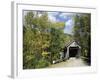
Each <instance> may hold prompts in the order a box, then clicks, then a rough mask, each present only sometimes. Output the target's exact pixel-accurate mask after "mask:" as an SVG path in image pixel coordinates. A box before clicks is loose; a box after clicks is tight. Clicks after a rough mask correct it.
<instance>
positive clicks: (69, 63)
mask: <svg viewBox="0 0 100 80" xmlns="http://www.w3.org/2000/svg"><path fill="white" fill-rule="evenodd" d="M80 66H88V65H87V64H86V63H85V62H84V61H83V60H82V59H81V58H79V59H77V58H74V57H72V58H70V59H69V60H66V61H64V62H60V63H56V64H53V65H50V66H49V68H57V67H80Z"/></svg>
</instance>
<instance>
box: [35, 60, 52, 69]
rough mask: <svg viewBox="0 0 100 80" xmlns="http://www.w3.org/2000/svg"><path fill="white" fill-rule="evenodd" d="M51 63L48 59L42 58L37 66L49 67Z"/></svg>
mask: <svg viewBox="0 0 100 80" xmlns="http://www.w3.org/2000/svg"><path fill="white" fill-rule="evenodd" d="M49 65H50V63H49V62H48V61H46V60H45V59H41V60H39V62H38V63H37V65H36V68H44V67H47V66H49Z"/></svg>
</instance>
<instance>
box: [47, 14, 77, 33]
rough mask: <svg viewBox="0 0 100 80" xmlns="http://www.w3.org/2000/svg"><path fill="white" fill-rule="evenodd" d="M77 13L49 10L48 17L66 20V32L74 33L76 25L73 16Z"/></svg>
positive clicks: (56, 20)
mask: <svg viewBox="0 0 100 80" xmlns="http://www.w3.org/2000/svg"><path fill="white" fill-rule="evenodd" d="M74 14H75V13H64V12H48V18H49V19H50V20H51V21H54V22H64V24H65V26H64V33H67V34H72V29H73V26H74V20H73V16H74Z"/></svg>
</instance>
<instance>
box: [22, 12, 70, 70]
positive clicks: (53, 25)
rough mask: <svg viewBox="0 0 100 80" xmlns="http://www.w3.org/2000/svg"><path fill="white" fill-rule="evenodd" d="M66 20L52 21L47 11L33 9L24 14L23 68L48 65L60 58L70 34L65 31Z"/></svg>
mask: <svg viewBox="0 0 100 80" xmlns="http://www.w3.org/2000/svg"><path fill="white" fill-rule="evenodd" d="M63 28H64V22H51V21H49V19H48V14H47V12H39V11H31V12H27V14H26V15H25V16H24V25H23V68H24V69H35V68H43V67H47V66H49V65H50V63H52V60H53V59H59V56H60V54H59V53H60V52H61V51H62V50H63V48H64V46H65V43H66V41H67V40H70V37H69V36H68V35H65V34H64V32H63Z"/></svg>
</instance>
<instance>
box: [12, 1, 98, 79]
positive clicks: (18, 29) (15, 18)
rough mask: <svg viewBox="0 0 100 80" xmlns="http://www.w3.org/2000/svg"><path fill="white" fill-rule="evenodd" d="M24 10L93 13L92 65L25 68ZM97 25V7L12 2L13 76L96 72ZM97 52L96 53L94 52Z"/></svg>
mask: <svg viewBox="0 0 100 80" xmlns="http://www.w3.org/2000/svg"><path fill="white" fill-rule="evenodd" d="M23 10H44V11H62V12H77V13H91V35H92V36H91V66H86V67H78V68H77V67H75V68H71V67H68V68H55V69H53V68H52V69H35V70H34V69H32V70H23V68H22V65H23V63H22V50H23V47H22V43H23V42H22V40H23V39H22V38H23V34H22V30H23V28H22V25H23V24H22V23H23V22H22V11H23ZM95 27H97V26H96V8H93V7H92V8H91V7H86V6H83V7H78V6H72V5H71V6H70V5H68V6H61V5H60V6H59V5H41V4H32V3H25V2H24V3H22V2H12V54H11V58H12V62H11V63H12V65H11V69H12V70H11V76H12V77H13V78H21V77H22V78H23V77H38V76H39V77H44V76H49V77H51V76H56V75H58V76H60V75H67V74H76V73H94V72H96V69H97V64H96V63H97V62H96V58H97V57H96V53H95V52H96V45H95V41H94V38H95ZM94 53H95V54H94Z"/></svg>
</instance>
